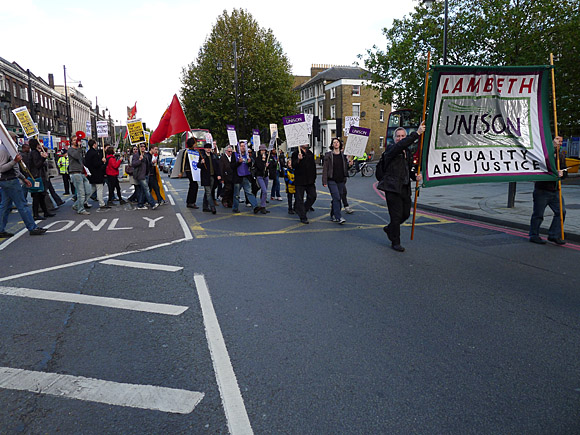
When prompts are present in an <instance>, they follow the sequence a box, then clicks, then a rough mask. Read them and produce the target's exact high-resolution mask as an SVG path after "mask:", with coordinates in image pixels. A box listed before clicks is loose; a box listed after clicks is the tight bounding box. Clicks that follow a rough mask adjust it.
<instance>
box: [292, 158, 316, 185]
mask: <svg viewBox="0 0 580 435" xmlns="http://www.w3.org/2000/svg"><path fill="white" fill-rule="evenodd" d="M298 154H299V150H296V151H294V152H293V153H292V168H293V169H294V184H295V185H296V186H306V185H308V184H314V183H315V182H316V163H315V162H314V154H312V151H310V150H306V151H302V154H303V157H302V160H298Z"/></svg>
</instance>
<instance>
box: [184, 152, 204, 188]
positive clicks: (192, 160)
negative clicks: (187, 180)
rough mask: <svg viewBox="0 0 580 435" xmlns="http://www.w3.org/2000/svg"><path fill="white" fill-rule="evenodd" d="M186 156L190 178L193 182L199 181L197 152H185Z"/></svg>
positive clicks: (199, 171)
mask: <svg viewBox="0 0 580 435" xmlns="http://www.w3.org/2000/svg"><path fill="white" fill-rule="evenodd" d="M187 156H188V160H189V165H190V167H191V177H192V178H193V180H194V181H201V169H199V168H198V167H197V163H198V162H199V152H198V151H196V150H187Z"/></svg>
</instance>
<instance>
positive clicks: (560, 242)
mask: <svg viewBox="0 0 580 435" xmlns="http://www.w3.org/2000/svg"><path fill="white" fill-rule="evenodd" d="M548 240H549V241H550V242H554V243H555V244H556V245H565V244H566V242H565V241H564V240H562V239H561V238H560V237H548Z"/></svg>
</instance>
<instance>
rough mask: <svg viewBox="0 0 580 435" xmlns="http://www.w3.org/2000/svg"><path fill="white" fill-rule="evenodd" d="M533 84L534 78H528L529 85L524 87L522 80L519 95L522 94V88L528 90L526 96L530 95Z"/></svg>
mask: <svg viewBox="0 0 580 435" xmlns="http://www.w3.org/2000/svg"><path fill="white" fill-rule="evenodd" d="M533 83H534V78H533V77H530V83H528V84H527V85H526V79H525V78H523V79H522V84H521V85H520V94H521V93H523V91H524V88H527V89H528V94H531V93H532V84H533Z"/></svg>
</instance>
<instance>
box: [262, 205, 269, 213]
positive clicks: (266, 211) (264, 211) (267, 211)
mask: <svg viewBox="0 0 580 435" xmlns="http://www.w3.org/2000/svg"><path fill="white" fill-rule="evenodd" d="M260 213H262V214H266V213H270V210H266V209H265V208H264V207H262V210H260Z"/></svg>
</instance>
